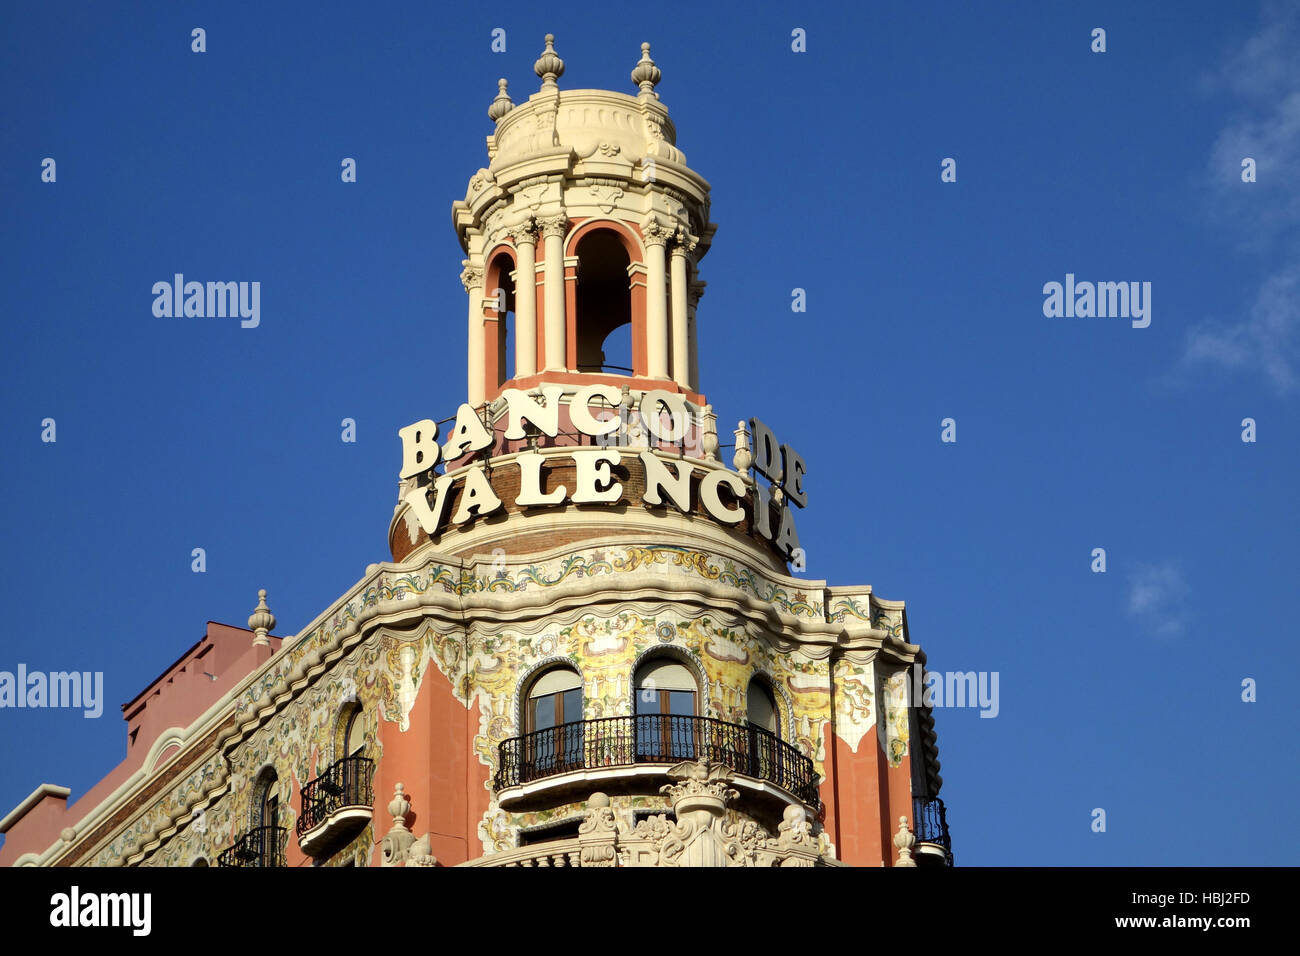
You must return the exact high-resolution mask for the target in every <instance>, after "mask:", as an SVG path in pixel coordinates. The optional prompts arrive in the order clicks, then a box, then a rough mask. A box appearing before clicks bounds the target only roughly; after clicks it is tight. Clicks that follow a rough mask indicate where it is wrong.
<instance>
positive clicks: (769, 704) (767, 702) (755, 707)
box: [745, 677, 781, 736]
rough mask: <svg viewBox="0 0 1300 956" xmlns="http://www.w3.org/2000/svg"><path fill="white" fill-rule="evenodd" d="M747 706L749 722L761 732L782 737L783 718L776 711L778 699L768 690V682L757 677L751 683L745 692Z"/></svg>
mask: <svg viewBox="0 0 1300 956" xmlns="http://www.w3.org/2000/svg"><path fill="white" fill-rule="evenodd" d="M745 706H746V708H747V709H748V711H749V722H750V723H751V724H753V725H754V726H755V727H758V728H759V729H760V730H766V731H768V732H770V733H773V734H776V735H778V736H780V733H781V718H780V716H779V711H778V710H777V709H776V698H775V697H773V696H772V691H771V690H769V689H768V686H767V682H766V681H764V680H763V679H762V678H760V677H755V678H754V679H753V680H751V681H750V682H749V690H747V691H746V692H745Z"/></svg>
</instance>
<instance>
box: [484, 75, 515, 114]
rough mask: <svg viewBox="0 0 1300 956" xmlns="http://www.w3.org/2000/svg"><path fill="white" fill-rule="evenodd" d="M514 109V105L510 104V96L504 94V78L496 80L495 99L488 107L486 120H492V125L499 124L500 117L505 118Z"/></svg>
mask: <svg viewBox="0 0 1300 956" xmlns="http://www.w3.org/2000/svg"><path fill="white" fill-rule="evenodd" d="M514 108H515V104H514V103H513V102H511V100H510V94H509V93H507V92H506V81H505V77H502V78H501V79H499V80H497V98H496V99H494V100H493V101H492V105H491V106H489V107H488V119H490V120H492V122H494V123H499V122H501V117H503V116H505V115H506V114H507V113H509V112H510V111H511V110H512V109H514Z"/></svg>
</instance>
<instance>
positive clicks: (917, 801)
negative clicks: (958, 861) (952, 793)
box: [912, 797, 952, 866]
mask: <svg viewBox="0 0 1300 956" xmlns="http://www.w3.org/2000/svg"><path fill="white" fill-rule="evenodd" d="M912 819H913V821H914V822H915V828H916V829H915V834H916V846H917V848H920V846H921V844H923V843H928V844H930V845H931V846H941V847H943V852H944V865H945V866H952V835H951V834H949V832H948V814H947V812H946V811H945V809H944V806H943V800H941V799H940V798H939V797H915V798H913V800H912ZM924 852H925V851H924V849H919V850H918V853H919V854H924Z"/></svg>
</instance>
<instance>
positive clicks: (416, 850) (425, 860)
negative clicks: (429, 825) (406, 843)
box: [406, 833, 438, 866]
mask: <svg viewBox="0 0 1300 956" xmlns="http://www.w3.org/2000/svg"><path fill="white" fill-rule="evenodd" d="M430 836H431V834H428V833H426V834H425V835H424V836H422V837H420V839H418V840H416V841H415V842H414V843H412V844H411V848H410V849H409V850H407V851H406V865H407V866H437V865H438V859H437V857H435V856H434V855H433V851H432V850H431V849H430V847H429V837H430Z"/></svg>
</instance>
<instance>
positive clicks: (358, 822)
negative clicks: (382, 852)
mask: <svg viewBox="0 0 1300 956" xmlns="http://www.w3.org/2000/svg"><path fill="white" fill-rule="evenodd" d="M374 775H375V764H374V761H373V760H371V759H369V758H368V757H344V758H343V759H342V760H337V761H335V762H334V763H332V764H330V766H329V767H328V769H326V771H325V772H324V773H322V774H321V775H320V776H319V777H317V778H316V779H315V780H313V781H312V782H311V783H309V784H307V786H305V787H303V788H302V813H301V814H299V815H298V823H297V825H296V827H295V829H296V830H297V832H298V845H299V846H300V847H301V848H302V851H303V852H304V853H306V854H307V855H308V856H312V857H326V856H329V855H330V854H331V853H333V852H334V851H335V850H337V849H338V848H339V847H342V846H344V845H345V844H347V843H348V842H349V841H350V840H351V839H352V838H353V837H355V836H356V835H357V834H358V833H360V832H361V830H362V829H364V828H365V825H366V824H367V823H369V822H370V817H371V813H372V810H371V806H372V804H373V803H374V802H375V795H374V790H373V789H372V787H371V784H372V782H373V780H374Z"/></svg>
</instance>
